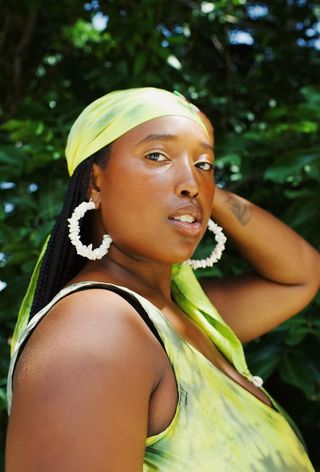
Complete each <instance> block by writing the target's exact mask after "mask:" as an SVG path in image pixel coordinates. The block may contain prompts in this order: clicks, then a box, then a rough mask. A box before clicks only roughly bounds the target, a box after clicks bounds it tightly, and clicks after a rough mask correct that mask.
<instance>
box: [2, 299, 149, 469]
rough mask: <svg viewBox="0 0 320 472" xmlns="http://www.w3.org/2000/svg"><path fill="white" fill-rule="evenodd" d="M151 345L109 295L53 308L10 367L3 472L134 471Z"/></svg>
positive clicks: (131, 314)
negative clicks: (12, 370)
mask: <svg viewBox="0 0 320 472" xmlns="http://www.w3.org/2000/svg"><path fill="white" fill-rule="evenodd" d="M148 336H149V337H148ZM152 342H153V339H152V336H150V335H149V332H148V329H147V328H145V325H144V323H141V319H140V318H139V317H137V315H136V312H135V311H134V310H133V308H132V307H131V306H130V305H129V304H128V303H126V302H125V301H124V300H123V299H122V298H121V297H119V296H118V295H116V294H114V293H112V292H107V291H102V290H88V291H83V292H78V293H77V294H73V295H70V296H69V297H67V298H66V299H64V300H62V301H60V302H59V303H58V304H57V305H56V306H55V307H54V308H53V309H52V310H51V312H50V313H49V314H47V315H46V317H45V318H44V320H43V321H42V322H41V323H40V325H39V326H38V327H37V330H36V331H35V332H34V333H33V334H32V336H31V337H30V339H29V341H28V343H27V345H26V347H25V349H24V351H23V353H22V355H21V357H20V359H19V362H18V364H17V367H16V371H15V376H14V391H13V403H12V410H11V416H10V420H9V426H8V434H7V450H6V461H7V469H6V470H7V471H8V472H13V471H14V472H20V471H21V472H22V471H23V472H27V471H32V472H35V471H43V470H46V471H47V472H51V471H52V472H55V471H57V470H61V471H62V470H68V471H70V472H71V471H77V472H81V471H88V470H92V471H95V472H99V471H101V472H102V471H106V470H108V471H110V472H112V471H119V470H121V471H124V472H125V471H128V472H129V471H130V472H134V471H141V470H142V467H143V458H144V450H145V440H146V436H147V425H148V406H149V397H150V394H151V392H152V389H153V387H154V384H155V382H156V379H157V375H158V373H157V371H156V367H155V366H156V359H155V355H154V349H152V348H153V344H152Z"/></svg>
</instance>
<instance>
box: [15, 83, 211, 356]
mask: <svg viewBox="0 0 320 472" xmlns="http://www.w3.org/2000/svg"><path fill="white" fill-rule="evenodd" d="M160 116H182V117H185V118H189V119H191V120H193V121H194V122H196V123H198V124H199V125H200V126H202V128H203V129H204V131H205V132H206V133H207V134H208V130H207V128H206V126H205V124H204V121H203V120H202V119H201V117H200V113H199V109H198V108H197V107H196V106H195V105H193V104H191V103H190V102H189V101H187V100H186V99H185V98H184V97H183V96H182V95H181V94H180V93H179V92H173V93H171V92H168V91H167V90H163V89H158V88H153V87H143V88H133V89H128V90H117V91H114V92H111V93H108V94H107V95H104V96H103V97H101V98H99V99H98V100H95V101H94V102H92V103H91V104H90V105H88V106H87V107H86V108H85V109H84V110H83V111H82V113H81V114H80V115H79V117H78V118H77V119H76V121H75V122H74V124H73V126H72V128H71V130H70V133H69V136H68V140H67V146H66V159H67V165H68V171H69V174H70V175H72V174H73V172H74V170H75V169H76V167H77V166H78V165H79V164H80V163H81V162H82V161H84V160H85V159H87V158H88V157H90V156H92V154H94V153H95V152H97V151H99V149H101V148H103V147H104V146H106V145H107V144H109V143H111V142H112V141H114V140H115V139H117V138H119V137H120V136H122V135H123V134H125V133H126V132H127V131H130V130H131V129H133V128H135V127H136V126H138V125H140V124H142V123H145V122H146V121H149V120H152V119H154V118H159V117H160ZM49 238H50V235H49V236H48V237H47V240H46V242H45V244H44V246H43V248H42V250H41V253H40V256H39V259H38V261H37V263H36V266H35V269H34V272H33V274H32V277H31V280H30V283H29V287H28V290H27V293H26V295H25V297H24V299H23V302H22V304H21V307H20V310H19V314H18V320H17V323H16V326H15V330H14V333H13V337H12V342H11V353H12V352H13V349H14V346H15V344H16V341H17V339H18V338H19V336H20V334H21V332H22V330H23V329H24V327H25V326H26V324H27V323H28V320H29V315H30V311H31V307H32V303H33V298H34V293H35V288H36V285H37V280H38V276H39V272H40V268H41V263H42V259H43V256H44V253H45V250H46V247H47V243H48V241H49Z"/></svg>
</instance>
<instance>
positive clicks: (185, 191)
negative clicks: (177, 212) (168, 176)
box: [176, 163, 199, 198]
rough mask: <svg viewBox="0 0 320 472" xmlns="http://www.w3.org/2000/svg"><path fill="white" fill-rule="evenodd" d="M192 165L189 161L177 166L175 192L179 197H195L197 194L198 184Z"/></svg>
mask: <svg viewBox="0 0 320 472" xmlns="http://www.w3.org/2000/svg"><path fill="white" fill-rule="evenodd" d="M193 167H194V166H193V165H190V164H189V163H185V164H184V165H183V166H182V165H181V166H179V169H178V171H177V183H176V194H177V195H178V196H179V197H180V196H184V197H189V198H195V197H197V196H198V195H199V184H198V181H197V179H196V176H195V174H194V172H195V169H194V168H193Z"/></svg>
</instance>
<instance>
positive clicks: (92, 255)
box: [68, 199, 112, 261]
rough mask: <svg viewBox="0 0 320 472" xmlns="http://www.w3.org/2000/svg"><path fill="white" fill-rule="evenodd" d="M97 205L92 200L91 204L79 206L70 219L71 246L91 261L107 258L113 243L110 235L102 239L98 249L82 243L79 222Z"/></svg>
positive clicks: (84, 203) (83, 203) (85, 203)
mask: <svg viewBox="0 0 320 472" xmlns="http://www.w3.org/2000/svg"><path fill="white" fill-rule="evenodd" d="M95 209H96V205H95V203H94V202H93V201H92V200H91V199H90V201H89V202H82V203H80V205H78V206H77V207H76V208H75V209H74V210H73V213H72V215H71V218H69V219H68V221H69V224H68V227H69V238H70V241H71V244H73V245H74V246H75V248H76V251H77V254H79V256H82V257H86V258H87V259H90V260H91V261H95V260H96V259H101V258H102V257H103V256H105V255H106V254H107V252H108V250H109V247H110V244H111V243H112V239H111V238H110V236H109V235H108V234H105V235H104V236H103V239H102V243H101V245H100V246H99V247H97V248H96V249H92V244H89V246H86V245H84V244H82V242H81V241H80V226H79V221H80V220H81V218H83V216H84V214H85V213H86V212H87V211H88V210H95Z"/></svg>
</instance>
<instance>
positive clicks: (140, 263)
mask: <svg viewBox="0 0 320 472" xmlns="http://www.w3.org/2000/svg"><path fill="white" fill-rule="evenodd" d="M92 270H94V271H95V272H99V273H100V274H101V275H102V273H103V277H105V278H106V279H110V281H114V282H115V283H117V284H118V285H124V286H127V287H128V288H131V289H132V290H134V291H136V292H138V293H140V294H145V295H148V296H149V297H151V298H154V297H156V298H159V297H162V298H165V299H166V300H170V301H171V264H169V263H163V262H159V261H154V260H147V259H143V258H141V257H139V258H138V257H134V256H132V255H128V254H124V253H123V252H121V251H119V250H118V249H117V248H116V247H115V246H114V245H113V247H112V248H110V251H109V253H108V255H107V256H105V257H104V258H102V259H101V260H99V261H93V262H89V263H88V264H87V265H86V268H85V271H86V272H87V271H89V272H90V271H92ZM111 283H112V282H111Z"/></svg>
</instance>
